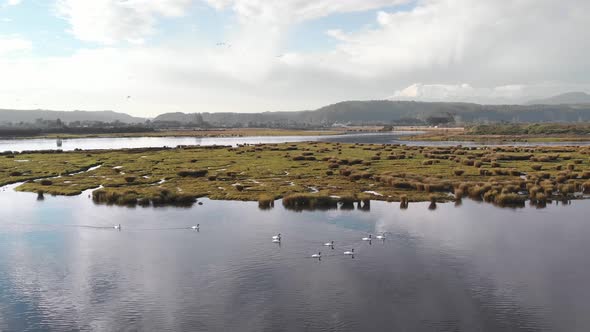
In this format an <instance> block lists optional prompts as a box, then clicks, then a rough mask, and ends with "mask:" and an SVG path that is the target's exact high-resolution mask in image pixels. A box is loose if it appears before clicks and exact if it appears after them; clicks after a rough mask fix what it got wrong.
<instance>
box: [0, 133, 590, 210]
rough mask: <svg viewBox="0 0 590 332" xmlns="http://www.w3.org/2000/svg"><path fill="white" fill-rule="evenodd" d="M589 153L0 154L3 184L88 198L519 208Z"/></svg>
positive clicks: (545, 193) (571, 188)
mask: <svg viewBox="0 0 590 332" xmlns="http://www.w3.org/2000/svg"><path fill="white" fill-rule="evenodd" d="M589 158H590V147H484V148H468V147H461V146H456V147H420V146H404V145H377V144H340V143H324V142H307V143H284V144H262V145H247V146H240V147H237V148H231V147H220V146H217V147H184V148H146V149H128V150H102V151H72V152H43V151H40V152H34V153H28V152H27V153H20V154H7V153H4V154H2V155H0V185H5V184H9V183H15V182H23V181H24V182H25V183H24V184H22V185H20V186H19V187H18V188H17V190H21V191H29V192H36V193H39V192H43V193H45V194H52V195H77V194H80V193H81V192H82V191H84V190H87V189H96V188H98V187H101V188H100V189H96V190H94V192H93V193H92V198H93V200H94V201H95V202H97V203H101V204H117V205H131V206H133V205H140V206H150V205H154V206H161V205H178V206H186V205H191V204H193V203H194V202H195V200H196V199H197V198H199V197H205V196H206V197H209V198H211V199H220V200H250V201H258V203H259V206H260V207H261V208H266V209H268V208H271V207H272V206H273V205H274V201H275V199H279V198H283V204H284V206H285V207H287V208H291V209H294V210H303V209H317V208H320V209H322V208H333V207H335V206H340V207H341V208H350V207H351V206H352V207H354V204H355V203H358V204H360V203H362V205H359V206H360V207H361V208H364V209H368V208H369V206H370V205H369V201H370V200H386V201H396V202H400V207H401V208H407V207H408V206H409V203H410V202H417V201H425V202H431V207H432V208H435V207H436V203H440V202H445V201H451V200H455V201H459V202H460V200H461V198H462V197H465V196H468V197H471V198H473V199H477V200H482V201H486V202H490V203H493V204H498V205H502V206H522V205H523V204H524V202H525V200H526V199H530V200H531V202H532V203H545V202H547V201H550V200H552V199H572V198H575V197H576V195H579V194H580V193H582V192H586V193H588V192H590V181H589V180H588V179H590V163H589ZM94 166H98V167H94ZM93 167H94V168H93ZM60 175H61V176H60ZM453 193H454V195H453Z"/></svg>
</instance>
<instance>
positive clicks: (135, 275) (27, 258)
mask: <svg viewBox="0 0 590 332" xmlns="http://www.w3.org/2000/svg"><path fill="white" fill-rule="evenodd" d="M203 203H204V204H203V205H202V206H198V205H195V206H193V207H192V208H190V209H178V208H173V207H162V208H158V209H154V208H137V209H128V208H124V207H109V206H102V205H94V204H93V203H92V200H91V199H89V198H88V197H87V196H86V195H81V196H77V197H46V198H45V200H44V201H40V202H37V201H36V200H35V194H30V193H15V192H12V191H4V192H0V205H1V206H0V220H1V222H0V298H1V299H2V301H0V330H3V331H4V330H7V331H12V330H18V331H21V330H22V331H26V330H111V331H115V330H117V331H118V330H158V331H172V330H193V331H194V330H208V331H211V330H240V331H265V330H267V331H300V330H305V329H307V330H319V331H333V330H341V331H361V330H362V331H383V330H406V331H445V330H448V331H519V330H527V331H530V330H547V331H549V330H560V331H586V330H587V328H588V326H590V325H589V324H590V318H588V316H587V315H586V314H585V313H586V312H588V310H589V309H590V305H589V304H587V301H586V298H587V297H588V296H589V295H590V290H588V288H587V287H585V286H586V282H587V280H589V278H590V268H588V265H587V264H586V261H587V258H586V252H588V249H590V248H589V246H590V245H589V244H588V241H587V238H588V236H590V226H589V225H588V224H587V222H585V219H586V218H585V215H586V211H587V209H588V207H589V203H590V202H587V201H576V202H574V204H572V205H569V206H567V208H562V206H561V205H560V206H559V207H558V206H555V205H550V206H548V207H547V208H546V209H542V210H537V209H534V208H524V209H518V210H513V209H498V208H495V207H494V206H492V205H489V204H485V203H477V202H473V201H470V200H465V201H463V204H462V206H461V207H459V208H457V207H455V206H454V205H453V204H440V203H439V204H438V206H437V209H436V211H433V212H430V211H428V205H429V203H428V202H427V203H412V204H411V206H410V207H409V208H408V209H407V210H400V209H399V207H398V204H397V203H384V202H375V201H374V202H371V205H370V212H365V211H363V209H362V206H363V205H362V204H361V209H360V210H359V209H354V210H345V209H336V210H328V211H301V212H300V213H293V212H291V211H288V210H286V209H284V208H283V207H282V206H281V204H277V206H276V207H275V208H274V209H271V210H265V211H261V210H259V209H258V206H257V203H245V202H221V201H210V200H203ZM353 207H354V206H353ZM118 223H120V224H121V225H122V230H121V231H120V232H119V231H117V230H115V229H113V227H112V225H114V224H118ZM197 223H198V224H200V232H195V231H193V230H192V229H190V227H191V226H192V225H196V224H197ZM88 226H90V227H88ZM278 233H281V234H282V240H281V245H280V247H279V246H277V245H276V244H275V243H272V242H271V241H270V239H271V236H272V235H275V234H278ZM382 233H386V234H388V236H387V237H386V239H385V240H383V241H371V242H372V243H371V245H369V243H366V242H364V241H362V240H361V238H362V237H364V236H366V235H367V234H373V235H376V234H382ZM332 240H334V241H335V249H334V250H332V249H329V248H326V247H324V246H323V244H324V243H326V242H328V241H332ZM350 249H355V250H354V252H355V259H350V257H348V256H345V255H344V254H343V252H344V251H345V250H350ZM318 251H322V260H321V262H319V261H317V260H313V259H310V258H308V257H310V256H311V254H313V253H317V252H318ZM318 263H319V264H318Z"/></svg>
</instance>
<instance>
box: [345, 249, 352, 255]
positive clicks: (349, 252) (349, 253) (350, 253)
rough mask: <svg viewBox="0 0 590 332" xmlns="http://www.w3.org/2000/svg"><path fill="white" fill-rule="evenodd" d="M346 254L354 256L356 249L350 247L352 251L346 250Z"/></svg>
mask: <svg viewBox="0 0 590 332" xmlns="http://www.w3.org/2000/svg"><path fill="white" fill-rule="evenodd" d="M344 254H345V255H347V256H352V255H354V249H350V251H345V252H344Z"/></svg>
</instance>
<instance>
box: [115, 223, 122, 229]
mask: <svg viewBox="0 0 590 332" xmlns="http://www.w3.org/2000/svg"><path fill="white" fill-rule="evenodd" d="M113 228H114V229H118V230H121V224H118V225H115V226H113Z"/></svg>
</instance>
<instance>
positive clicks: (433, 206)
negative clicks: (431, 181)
mask: <svg viewBox="0 0 590 332" xmlns="http://www.w3.org/2000/svg"><path fill="white" fill-rule="evenodd" d="M428 199H429V200H430V205H428V209H429V210H436V196H435V195H430V196H429V197H428Z"/></svg>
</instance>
